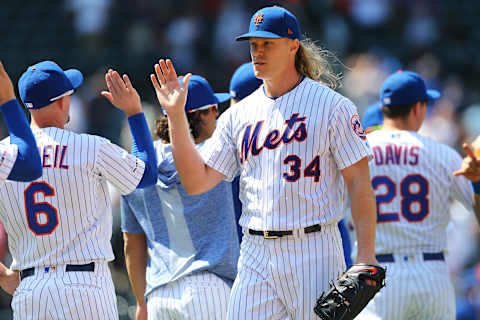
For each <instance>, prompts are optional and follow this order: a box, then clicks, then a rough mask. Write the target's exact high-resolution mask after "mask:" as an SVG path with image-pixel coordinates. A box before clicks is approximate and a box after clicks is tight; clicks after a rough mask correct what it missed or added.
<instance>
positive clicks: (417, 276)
mask: <svg viewBox="0 0 480 320" xmlns="http://www.w3.org/2000/svg"><path fill="white" fill-rule="evenodd" d="M368 140H369V142H370V144H371V147H372V150H373V153H374V155H375V160H374V161H372V162H371V163H370V173H371V175H372V183H373V185H374V189H375V194H376V196H377V208H378V223H377V231H376V238H375V250H376V253H377V254H381V253H393V254H394V260H395V262H394V263H386V264H385V266H386V267H387V281H386V287H385V288H384V289H382V290H381V291H380V293H378V294H377V295H376V296H375V298H374V299H373V300H372V301H371V302H370V303H369V304H368V305H367V307H366V309H365V310H364V311H363V312H362V313H361V314H360V315H359V316H358V319H389V320H396V319H398V320H400V319H402V320H403V319H434V320H436V319H439V320H440V319H450V320H451V319H454V318H455V295H454V290H453V286H452V284H451V281H450V277H449V272H448V267H447V264H446V263H445V262H444V261H423V253H424V252H426V253H433V252H444V251H445V250H446V227H447V224H448V222H449V221H450V212H449V208H450V202H451V201H452V200H453V199H457V200H458V201H460V202H462V204H463V205H464V206H465V207H466V208H467V209H469V210H471V211H472V210H473V190H472V186H471V184H470V182H469V181H468V180H467V179H465V178H464V177H454V176H453V172H454V171H455V170H457V169H459V168H460V167H461V163H462V158H461V157H460V155H459V154H458V153H457V152H456V151H454V150H453V149H451V148H449V147H448V146H446V145H443V144H440V143H437V142H435V141H433V140H430V139H428V138H425V137H423V136H421V135H419V134H417V133H416V132H412V131H386V130H379V131H375V132H372V133H371V134H369V135H368ZM412 176H414V177H416V180H407V178H408V177H412ZM379 177H380V178H379ZM378 179H381V180H378ZM374 181H382V183H380V184H378V185H377V186H375V183H374ZM388 181H389V182H388ZM408 181H421V183H417V182H414V183H409V184H407V182H408ZM385 182H387V183H385ZM387 185H390V187H387ZM386 217H388V218H386ZM417 217H418V219H417Z"/></svg>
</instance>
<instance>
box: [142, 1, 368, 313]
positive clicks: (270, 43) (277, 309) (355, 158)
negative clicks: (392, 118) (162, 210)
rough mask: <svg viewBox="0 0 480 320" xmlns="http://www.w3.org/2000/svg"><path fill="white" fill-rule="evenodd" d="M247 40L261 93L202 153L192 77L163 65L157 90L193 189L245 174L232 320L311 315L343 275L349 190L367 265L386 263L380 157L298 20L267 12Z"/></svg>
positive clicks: (224, 119)
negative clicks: (379, 251) (192, 124)
mask: <svg viewBox="0 0 480 320" xmlns="http://www.w3.org/2000/svg"><path fill="white" fill-rule="evenodd" d="M237 40H249V43H250V53H251V58H252V63H253V68H254V71H255V76H256V77H257V78H259V79H262V80H263V85H262V86H261V87H260V88H259V89H258V90H256V91H255V92H253V93H252V94H251V95H249V96H248V97H246V98H244V99H243V100H242V101H240V102H238V103H237V104H235V105H234V106H233V107H231V108H229V109H228V110H227V111H225V112H224V113H223V114H222V115H221V116H220V118H219V120H218V123H217V128H216V130H215V132H214V134H213V136H212V137H211V138H210V139H209V140H207V142H206V148H205V149H204V150H202V151H201V153H200V152H198V151H197V150H196V149H195V145H194V144H193V143H192V142H191V139H190V136H189V132H188V124H187V121H186V119H185V115H184V112H183V106H184V104H185V99H186V91H187V86H186V85H185V83H188V78H189V75H187V76H186V78H185V82H184V84H183V85H181V86H180V84H179V83H178V81H177V77H176V73H175V69H174V67H173V64H172V62H171V61H170V60H167V61H164V60H160V62H159V64H157V65H156V66H155V72H156V75H152V76H151V78H152V82H153V85H154V87H155V89H156V91H157V96H158V99H159V101H160V104H161V105H162V106H164V107H165V109H166V112H167V114H168V119H169V129H170V133H171V138H172V142H171V144H172V151H173V155H174V159H175V165H176V167H177V170H178V174H179V176H180V179H181V181H182V184H183V186H184V187H185V190H187V192H189V193H191V194H200V193H202V192H205V191H206V190H209V189H211V188H212V187H214V186H215V185H217V184H218V183H219V182H220V181H222V180H224V179H227V180H232V179H233V178H234V177H235V175H236V174H237V172H240V199H241V201H242V204H243V212H242V216H241V218H240V225H241V226H242V227H243V228H244V236H243V240H242V244H241V249H240V259H239V263H238V268H239V269H238V275H237V278H236V279H235V282H234V284H233V287H232V292H231V296H230V303H229V309H228V316H227V318H228V319H287V318H289V319H312V318H314V317H315V316H314V313H313V306H314V304H315V301H316V299H317V298H318V297H319V296H320V294H321V293H322V292H324V291H327V290H328V288H329V281H330V280H333V279H335V278H336V277H338V276H339V275H340V273H341V272H343V271H344V270H345V262H344V258H343V251H342V244H341V238H340V234H339V230H338V227H337V222H338V221H339V220H340V219H341V218H342V215H343V212H344V208H343V206H344V203H345V197H346V193H345V191H346V189H348V191H349V195H350V200H351V203H352V208H353V209H352V210H353V217H354V221H355V223H356V225H357V230H358V232H357V235H358V239H359V243H360V250H359V251H360V252H359V255H358V257H357V262H364V263H368V264H375V265H376V264H377V262H376V260H375V256H374V238H375V202H374V196H373V192H372V189H371V186H370V179H369V177H370V175H369V170H368V158H369V157H370V156H371V151H370V148H369V146H368V143H367V140H366V137H365V132H364V131H363V129H362V127H361V124H360V120H359V117H358V115H357V111H356V107H355V106H354V105H353V103H352V102H351V101H349V100H348V99H346V98H345V97H343V96H342V95H340V94H338V93H336V92H335V91H333V90H332V89H330V88H329V87H328V86H327V85H324V84H322V83H321V81H322V80H323V81H325V82H326V83H328V84H330V85H332V86H333V85H335V80H336V78H335V76H334V75H333V74H331V73H329V71H328V69H326V68H324V67H327V66H328V64H326V61H325V60H324V59H323V57H322V56H321V55H320V54H319V53H318V52H320V49H319V48H317V47H316V46H314V45H313V44H312V43H311V42H308V41H305V40H303V41H300V28H299V24H298V21H297V19H296V18H295V16H294V15H293V14H291V13H290V12H289V11H287V10H285V9H284V8H282V7H267V8H264V9H261V10H259V11H258V12H256V13H255V14H254V15H253V17H252V19H251V22H250V28H249V32H248V33H246V34H244V35H242V36H240V37H237ZM320 66H321V67H320Z"/></svg>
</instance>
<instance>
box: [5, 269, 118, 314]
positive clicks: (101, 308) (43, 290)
mask: <svg viewBox="0 0 480 320" xmlns="http://www.w3.org/2000/svg"><path fill="white" fill-rule="evenodd" d="M12 309H13V311H14V319H15V320H17V319H18V320H80V319H82V320H83V319H85V320H87V319H88V320H97V319H98V320H100V319H112V320H113V319H118V311H117V301H116V296H115V288H114V285H113V282H112V278H111V275H110V270H109V269H108V265H107V263H98V264H96V265H95V271H94V272H65V266H56V269H55V270H53V269H52V268H49V271H48V272H45V269H44V268H37V269H36V270H35V274H34V275H33V276H30V277H27V278H25V279H23V280H22V282H20V285H19V287H18V288H17V290H16V291H15V295H14V296H13V299H12Z"/></svg>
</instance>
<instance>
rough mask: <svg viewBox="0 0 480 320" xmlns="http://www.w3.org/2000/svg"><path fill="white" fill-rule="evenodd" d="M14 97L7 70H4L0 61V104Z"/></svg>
mask: <svg viewBox="0 0 480 320" xmlns="http://www.w3.org/2000/svg"><path fill="white" fill-rule="evenodd" d="M15 98H16V97H15V91H13V84H12V80H10V77H9V76H8V74H7V71H5V68H4V67H3V64H2V62H1V61H0V105H2V104H4V103H5V102H8V101H10V100H13V99H15Z"/></svg>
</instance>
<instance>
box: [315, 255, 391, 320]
mask: <svg viewBox="0 0 480 320" xmlns="http://www.w3.org/2000/svg"><path fill="white" fill-rule="evenodd" d="M385 272H386V270H385V269H384V268H382V267H379V266H373V265H367V264H354V265H352V266H351V267H350V268H349V269H348V270H347V271H346V272H345V273H344V274H342V275H341V276H340V277H339V278H338V279H337V280H335V281H333V282H331V283H330V290H329V291H328V292H327V293H325V292H324V293H322V295H321V297H320V298H319V299H318V300H317V303H316V305H315V308H314V309H313V311H314V312H315V313H316V314H317V315H318V316H319V317H320V319H322V320H351V319H353V318H355V317H356V316H357V315H358V314H359V313H360V311H362V310H363V308H365V306H366V305H367V304H368V302H369V301H370V300H371V299H372V298H373V297H374V296H375V294H376V293H377V292H378V291H380V289H381V288H383V287H384V286H385ZM368 279H370V280H373V281H375V285H372V286H371V285H368V284H367V280H368Z"/></svg>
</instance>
